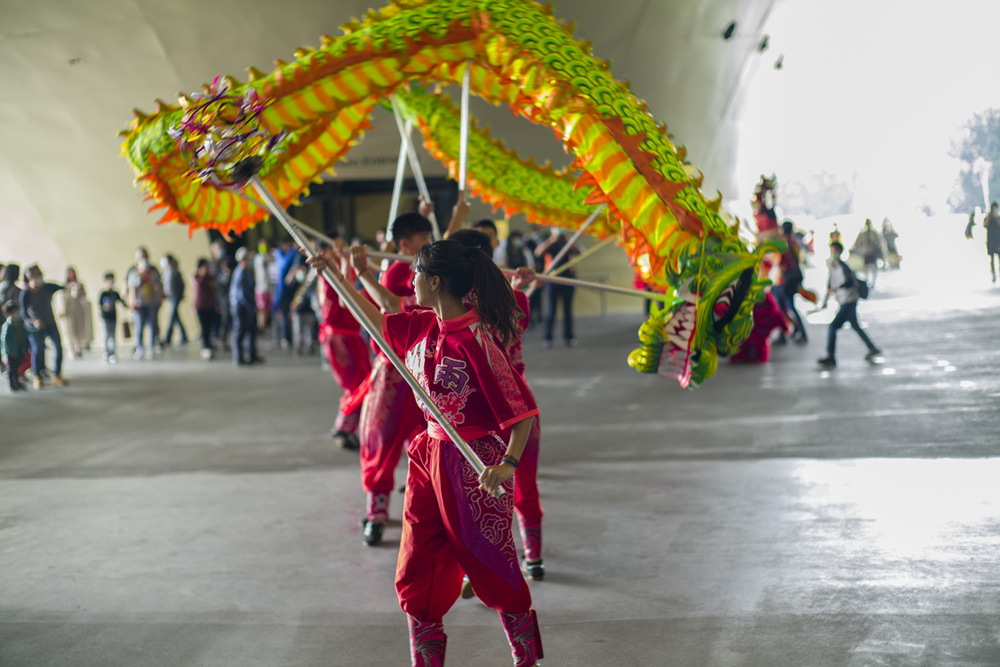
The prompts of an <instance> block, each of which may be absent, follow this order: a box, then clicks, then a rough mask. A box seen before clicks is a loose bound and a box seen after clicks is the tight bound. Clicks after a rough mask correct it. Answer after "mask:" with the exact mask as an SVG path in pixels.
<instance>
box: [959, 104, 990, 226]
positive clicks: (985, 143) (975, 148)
mask: <svg viewBox="0 0 1000 667" xmlns="http://www.w3.org/2000/svg"><path fill="white" fill-rule="evenodd" d="M949 155H951V156H952V157H953V158H957V159H958V160H960V161H961V163H962V165H961V168H960V171H959V173H958V178H957V179H956V181H955V187H954V188H953V189H952V192H951V195H950V196H949V197H948V206H949V207H951V210H952V211H954V212H956V213H968V212H969V211H971V210H973V209H974V208H975V207H976V206H980V207H982V208H985V209H989V204H988V203H987V202H985V201H984V197H987V198H989V199H994V200H995V199H997V198H998V197H1000V109H987V110H986V111H983V112H982V113H977V114H976V115H974V116H973V117H972V118H971V119H969V120H968V121H967V122H966V123H965V125H964V126H963V127H962V131H961V133H960V134H959V136H958V137H957V138H955V139H953V140H952V143H951V150H950V151H949ZM984 176H985V179H986V182H987V183H988V186H987V188H986V190H987V192H986V194H985V195H984V193H983V189H984V188H983V184H982V180H981V179H982V178H983V177H984Z"/></svg>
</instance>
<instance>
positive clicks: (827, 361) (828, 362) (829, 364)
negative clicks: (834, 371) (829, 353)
mask: <svg viewBox="0 0 1000 667" xmlns="http://www.w3.org/2000/svg"><path fill="white" fill-rule="evenodd" d="M816 363H818V364H819V365H820V366H822V367H824V368H836V367H837V360H836V359H834V358H833V357H823V358H822V359H819V360H817V362H816Z"/></svg>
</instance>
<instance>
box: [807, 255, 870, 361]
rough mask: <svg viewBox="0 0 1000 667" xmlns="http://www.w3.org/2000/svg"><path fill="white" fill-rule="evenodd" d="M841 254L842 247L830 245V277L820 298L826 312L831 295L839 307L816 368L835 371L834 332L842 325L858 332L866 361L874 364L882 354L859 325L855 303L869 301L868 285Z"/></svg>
mask: <svg viewBox="0 0 1000 667" xmlns="http://www.w3.org/2000/svg"><path fill="white" fill-rule="evenodd" d="M843 253H844V246H843V244H841V243H840V242H839V241H834V242H833V243H831V244H830V260H829V267H830V277H829V279H828V280H827V283H826V296H824V297H823V306H822V307H823V308H826V304H827V302H828V301H829V300H830V295H831V294H833V295H834V296H835V298H836V299H837V302H838V303H839V304H840V308H839V309H838V310H837V314H836V316H834V318H833V321H832V322H830V328H829V329H827V333H826V356H825V357H823V358H822V359H820V360H819V365H820V366H823V367H824V368H835V367H836V366H837V331H839V330H840V328H841V327H842V326H844V325H845V324H850V325H851V328H852V329H854V331H856V332H857V334H858V337H860V338H861V342H863V343H864V344H865V345H866V346H867V347H868V354H866V355H865V361H868V362H875V360H876V358H877V357H878V356H879V355H880V354H882V351H881V350H879V349H878V347H877V346H876V345H875V343H874V342H872V339H871V338H869V337H868V334H867V333H865V330H864V329H862V328H861V323H860V322H858V300H859V299H867V298H868V284H867V283H865V282H864V281H862V280H860V279H859V278H858V277H857V276H856V275H854V272H853V271H852V270H851V267H849V266H848V265H847V263H846V262H844V261H843V260H842V259H841V258H840V257H841V255H842V254H843Z"/></svg>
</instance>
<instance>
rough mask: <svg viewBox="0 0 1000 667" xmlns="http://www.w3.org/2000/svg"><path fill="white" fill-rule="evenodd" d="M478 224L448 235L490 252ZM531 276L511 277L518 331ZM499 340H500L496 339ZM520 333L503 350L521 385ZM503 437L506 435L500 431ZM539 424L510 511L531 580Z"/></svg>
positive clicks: (536, 567) (535, 557) (538, 527)
mask: <svg viewBox="0 0 1000 667" xmlns="http://www.w3.org/2000/svg"><path fill="white" fill-rule="evenodd" d="M481 229H482V227H481V223H477V226H476V228H475V229H460V230H458V231H455V232H453V233H452V234H451V236H449V237H448V238H450V239H454V240H455V241H458V242H459V243H461V244H462V245H464V246H466V247H474V248H479V249H480V250H482V251H483V252H485V253H487V254H490V255H492V252H493V250H494V249H495V246H496V241H495V239H496V236H495V234H494V235H492V236H491V235H490V234H488V233H487V232H486V231H481ZM534 279H535V272H534V270H533V269H530V268H528V267H521V268H519V269H518V274H517V276H515V277H514V282H513V288H514V298H515V301H516V303H517V307H518V309H519V310H520V312H521V316H520V320H519V321H518V327H519V328H520V329H521V331H525V330H527V328H528V324H529V322H531V305H530V303H529V301H528V297H527V296H526V295H525V294H524V292H523V291H522V290H524V289H526V288H527V286H528V285H530V284H531V283H532V281H533V280H534ZM497 342H498V343H501V344H502V342H501V341H497ZM521 347H522V345H521V334H518V335H517V336H515V337H514V338H513V339H512V340H511V344H510V345H508V346H506V347H505V348H504V350H505V351H506V352H507V357H508V358H509V359H510V363H511V367H512V368H513V369H514V370H515V371H516V372H517V374H518V375H520V376H521V380H522V381H523V382H524V384H525V386H527V385H528V380H527V378H526V377H525V375H524V358H523V355H522V353H521ZM501 436H502V437H506V436H507V434H501ZM541 438H542V427H541V420H540V419H539V418H538V417H535V419H534V421H532V422H531V433H530V434H529V435H528V444H527V445H526V446H525V448H524V455H523V456H522V457H521V463H520V465H518V467H517V474H516V475H515V481H516V484H515V485H514V512H515V513H516V514H517V523H518V527H519V528H520V531H521V544H523V545H524V557H523V560H522V567H523V569H524V573H525V575H527V577H528V579H531V580H532V581H540V580H542V579H544V578H545V565H544V563H543V561H542V516H543V515H544V512H543V510H542V501H541V498H540V497H539V494H538V448H539V445H540V444H541ZM471 594H472V590H471V587H463V589H462V596H463V597H471Z"/></svg>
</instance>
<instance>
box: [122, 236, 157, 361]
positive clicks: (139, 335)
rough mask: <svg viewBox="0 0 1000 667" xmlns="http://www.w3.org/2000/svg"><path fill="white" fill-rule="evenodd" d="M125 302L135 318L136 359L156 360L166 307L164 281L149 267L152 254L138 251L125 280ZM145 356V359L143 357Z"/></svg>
mask: <svg viewBox="0 0 1000 667" xmlns="http://www.w3.org/2000/svg"><path fill="white" fill-rule="evenodd" d="M125 289H126V292H127V295H128V296H127V297H126V300H127V301H128V307H129V308H131V309H132V313H133V316H134V318H135V358H136V359H142V358H143V356H145V358H146V359H152V358H153V351H154V350H155V349H156V348H157V346H158V345H159V343H160V319H159V314H160V304H162V303H163V280H162V279H161V278H160V272H159V271H157V270H156V267H154V266H153V265H152V264H150V263H149V251H148V250H146V249H145V248H144V247H142V246H139V247H138V248H136V250H135V266H133V267H132V268H130V269H129V270H128V273H127V274H126V276H125ZM147 329H148V330H149V348H148V349H146V350H145V351H144V350H143V347H142V339H143V336H144V334H145V332H146V330H147ZM144 352H145V355H144V354H143V353H144Z"/></svg>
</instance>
